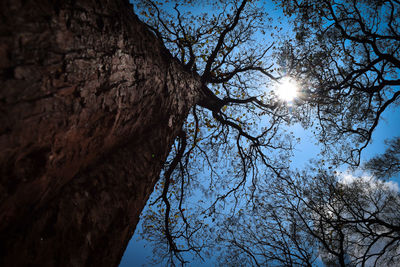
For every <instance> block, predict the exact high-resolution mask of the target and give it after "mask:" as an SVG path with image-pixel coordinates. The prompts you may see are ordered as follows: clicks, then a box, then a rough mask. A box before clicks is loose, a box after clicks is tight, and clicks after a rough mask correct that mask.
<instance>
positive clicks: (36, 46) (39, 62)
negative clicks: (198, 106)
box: [0, 1, 201, 266]
mask: <svg viewBox="0 0 400 267" xmlns="http://www.w3.org/2000/svg"><path fill="white" fill-rule="evenodd" d="M0 18H1V24H0V32H1V36H0V40H1V41H0V43H1V45H0V62H1V63H0V74H1V89H0V99H1V103H2V104H1V116H0V121H1V122H0V125H1V126H0V140H1V141H0V164H1V169H0V171H1V174H0V177H1V178H0V179H1V180H0V181H1V183H0V239H1V242H0V265H2V266H3V265H4V266H22V265H31V264H34V265H40V266H55V265H63V266H71V265H72V266H82V265H91V266H98V265H103V266H110V265H117V264H118V263H119V261H120V258H121V256H122V253H123V252H124V249H125V246H126V244H127V243H128V241H129V239H130V237H131V235H132V233H133V231H134V229H135V225H136V224H137V221H138V217H139V214H140V212H141V210H142V208H143V206H144V204H145V202H146V200H147V198H148V196H149V194H150V192H151V191H152V188H153V186H154V184H155V182H156V181H157V179H158V176H159V173H160V170H161V167H162V166H163V162H164V160H165V158H166V156H167V155H168V153H169V150H170V147H171V145H172V143H173V141H174V139H175V138H176V136H177V135H178V134H179V132H180V131H181V126H182V123H183V121H184V120H185V118H186V116H187V113H188V111H189V108H190V107H191V106H192V105H193V104H194V103H195V102H197V101H199V99H201V91H200V88H201V81H200V77H199V76H198V75H197V74H196V73H194V72H190V71H187V70H186V69H185V68H184V66H182V64H180V63H179V62H178V61H177V60H175V59H174V58H173V57H172V56H171V55H170V53H169V52H168V51H167V49H165V47H164V46H163V45H162V43H161V42H160V41H159V40H158V39H157V38H156V37H155V36H154V34H152V33H151V32H150V31H149V30H148V28H147V26H145V25H144V24H143V23H142V22H140V21H139V20H138V19H137V17H136V16H135V15H134V14H133V12H132V6H131V5H130V4H129V3H128V2H127V1H79V2H75V1H62V2H60V1H28V2H26V1H2V2H1V8H0Z"/></svg>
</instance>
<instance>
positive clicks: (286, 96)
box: [275, 77, 299, 102]
mask: <svg viewBox="0 0 400 267" xmlns="http://www.w3.org/2000/svg"><path fill="white" fill-rule="evenodd" d="M275 93H276V95H277V96H278V97H279V98H280V99H281V100H283V101H286V102H290V101H293V99H294V98H295V97H296V96H297V95H298V93H299V88H298V86H297V82H296V81H295V80H294V79H292V78H289V77H285V78H282V79H281V80H280V81H279V83H278V84H277V85H276V88H275Z"/></svg>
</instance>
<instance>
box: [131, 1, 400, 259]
mask: <svg viewBox="0 0 400 267" xmlns="http://www.w3.org/2000/svg"><path fill="white" fill-rule="evenodd" d="M276 2H277V4H279V5H280V6H281V7H282V8H283V10H284V12H285V14H286V15H293V16H294V17H295V18H294V19H293V21H294V22H293V23H294V24H293V31H294V33H293V34H292V35H290V34H289V35H287V36H286V37H283V36H282V35H280V32H281V31H282V30H283V29H282V28H281V27H288V26H289V24H284V25H280V24H279V23H276V22H274V20H273V19H272V17H270V13H272V12H271V10H269V9H268V8H269V7H270V5H271V3H265V2H263V1H254V0H253V1H251V0H243V1H239V0H230V1H225V0H220V1H189V0H186V1H162V2H159V1H152V0H143V1H138V2H137V3H136V5H135V11H136V13H137V14H139V16H140V18H141V19H143V20H144V21H145V22H146V23H147V25H148V27H149V28H150V29H151V30H152V31H153V32H154V34H155V35H157V36H158V38H159V39H161V40H163V42H164V45H165V46H166V47H167V48H168V49H169V50H170V52H171V53H172V55H173V56H174V57H176V59H177V60H179V61H180V62H181V64H183V65H184V66H185V68H186V69H187V70H188V71H192V72H195V73H197V74H198V75H199V76H200V77H201V82H202V92H203V97H202V99H201V100H200V101H199V102H198V104H197V105H196V106H194V107H193V109H192V113H191V115H190V116H189V117H188V119H187V122H186V124H185V125H184V127H183V128H182V131H181V134H180V135H179V136H178V138H177V140H176V142H175V145H174V147H173V149H172V151H171V153H170V156H169V158H168V160H167V162H166V163H165V169H164V171H163V173H162V179H161V180H160V181H159V183H158V184H157V186H156V188H155V193H154V194H153V198H151V199H150V200H149V205H148V208H147V209H146V211H145V212H144V214H143V215H142V219H143V220H144V222H143V232H142V236H143V237H144V238H145V239H146V240H149V241H151V242H153V244H155V252H156V253H158V255H159V256H160V260H167V262H168V263H169V264H171V265H174V264H176V263H177V262H178V263H180V264H184V263H186V262H188V258H189V257H191V256H194V257H199V258H201V259H202V258H204V257H206V256H207V253H210V251H215V250H220V251H221V255H222V256H221V257H220V261H221V263H224V264H228V265H237V264H238V265H247V264H248V265H257V266H258V265H266V264H278V265H307V266H311V265H313V264H315V262H316V259H317V257H318V256H321V258H322V259H323V261H324V262H325V263H326V264H339V265H342V266H343V265H346V264H359V263H370V262H371V261H374V262H375V263H382V264H383V263H386V264H390V263H392V262H396V261H398V260H399V259H398V257H399V251H398V248H399V241H400V235H399V233H400V231H399V230H400V222H399V221H398V218H400V216H399V214H398V210H399V205H400V199H399V193H398V191H396V190H395V189H393V188H391V187H389V185H388V183H387V182H383V181H381V180H379V179H389V178H390V177H393V176H394V175H396V174H397V173H398V170H399V168H398V167H399V166H398V165H399V164H398V162H399V159H398V155H399V145H398V140H397V139H396V140H393V141H390V142H389V143H388V145H389V146H390V148H389V150H388V152H387V153H385V154H383V155H381V156H377V157H376V158H374V159H371V160H370V161H369V162H368V163H367V164H365V165H364V170H366V171H368V174H362V175H360V176H362V177H359V178H354V179H352V180H351V181H347V182H346V180H345V178H344V177H346V175H344V174H343V172H341V171H339V170H340V168H346V166H349V165H350V166H353V167H354V166H358V165H359V164H360V155H361V153H362V151H363V150H364V149H365V148H366V147H367V145H368V144H369V143H370V142H371V137H372V133H373V131H374V129H375V128H376V127H377V125H378V123H379V121H380V119H381V116H382V114H383V113H384V111H385V110H387V109H388V107H389V106H395V105H397V104H398V98H399V95H400V90H399V88H398V86H399V85H400V80H399V78H398V75H399V67H400V64H399V62H400V61H399V60H400V59H399V48H400V42H399V33H398V31H399V27H398V26H399V25H398V23H399V17H400V16H399V15H400V14H399V12H400V3H399V2H398V1H395V0H393V1H356V0H345V1H328V0H327V1H318V0H315V1H314V0H307V1H296V0H283V1H276ZM288 79H293V80H295V81H296V83H297V86H298V88H299V89H298V92H297V93H298V95H297V97H296V98H295V99H294V100H291V101H287V100H283V99H281V98H280V97H279V93H278V89H277V88H278V87H279V85H282V84H284V83H286V81H287V80H288ZM285 90H287V88H286V89H285ZM294 124H301V125H302V126H303V127H305V128H307V129H309V130H310V131H313V132H314V133H315V138H316V140H318V142H319V144H321V145H322V153H321V158H320V159H316V160H315V161H314V162H313V163H312V164H311V167H310V168H308V169H305V170H301V171H298V170H293V169H291V168H290V167H291V166H290V160H291V155H292V154H293V148H294V147H295V144H296V142H297V141H298V140H297V139H296V136H295V135H294V134H293V133H291V127H292V125H294ZM343 164H345V165H343ZM346 164H347V165H346ZM343 166H344V167H343ZM370 174H371V175H373V176H369V175H370ZM355 176H357V175H354V177H355ZM352 177H353V176H352ZM365 177H369V179H367V178H365ZM188 255H189V256H188ZM190 255H191V256H190Z"/></svg>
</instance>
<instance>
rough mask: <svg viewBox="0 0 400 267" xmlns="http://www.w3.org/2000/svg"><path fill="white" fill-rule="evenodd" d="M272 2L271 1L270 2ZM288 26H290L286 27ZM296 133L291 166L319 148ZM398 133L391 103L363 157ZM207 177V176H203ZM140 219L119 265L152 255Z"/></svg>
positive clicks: (399, 121)
mask: <svg viewBox="0 0 400 267" xmlns="http://www.w3.org/2000/svg"><path fill="white" fill-rule="evenodd" d="M271 6H272V4H271ZM271 11H272V16H273V18H275V19H277V18H278V17H279V16H282V13H281V12H280V11H279V10H278V9H274V8H273V7H272V8H271ZM288 28H289V27H288ZM291 130H292V131H293V132H294V134H295V136H296V137H300V138H301V142H300V143H299V144H298V145H297V146H296V148H295V150H294V157H293V164H292V167H294V168H299V169H301V168H302V167H304V166H305V164H307V163H308V161H309V160H310V159H311V158H314V157H315V156H316V155H317V154H318V152H319V147H318V146H317V145H316V141H315V138H314V136H313V135H312V134H311V133H310V132H309V131H307V130H304V129H302V128H301V127H300V126H298V125H295V126H293V127H292V129H291ZM399 133H400V112H398V110H396V107H393V106H391V107H390V108H389V109H388V110H386V111H385V112H384V113H383V116H382V119H381V120H380V122H379V125H378V127H377V128H376V129H375V131H374V133H373V136H372V143H371V144H370V145H369V146H368V147H367V148H366V149H365V150H364V152H363V154H362V160H363V161H365V160H368V159H369V158H371V157H372V156H374V155H376V154H379V153H383V152H384V151H385V149H386V146H385V144H384V141H385V140H386V139H390V138H392V137H395V136H398V135H399ZM205 179H206V177H205ZM393 180H394V181H395V182H397V183H399V182H400V177H396V178H394V179H393ZM141 227H142V223H141V221H140V222H139V224H138V226H137V228H136V231H135V234H134V236H133V237H132V239H131V241H130V243H129V245H128V247H127V249H126V251H125V254H124V256H123V258H122V261H121V263H120V266H121V267H127V266H146V265H147V263H148V259H151V258H152V257H153V254H152V245H151V244H149V243H148V242H147V241H143V240H140V238H139V236H138V233H139V232H140V231H141ZM210 265H213V264H212V262H206V263H203V264H201V263H200V262H193V263H192V264H190V266H210Z"/></svg>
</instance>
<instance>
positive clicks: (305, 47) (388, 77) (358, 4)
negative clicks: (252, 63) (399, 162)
mask: <svg viewBox="0 0 400 267" xmlns="http://www.w3.org/2000/svg"><path fill="white" fill-rule="evenodd" d="M280 3H281V5H282V7H283V8H284V10H285V12H286V13H287V14H289V15H294V16H295V17H296V19H295V20H294V21H295V22H296V25H295V32H296V34H295V38H294V39H295V40H293V43H290V42H288V43H287V44H286V45H285V46H284V47H283V49H282V53H281V58H282V61H283V62H285V64H286V67H287V68H288V70H289V71H290V72H292V73H293V75H295V76H296V77H298V79H299V81H300V82H301V83H302V88H303V90H304V92H303V99H304V100H305V101H307V102H308V103H309V104H310V105H311V106H312V107H315V109H313V110H314V112H312V115H313V116H315V117H316V118H318V124H317V125H315V124H314V126H316V127H319V129H317V132H318V133H319V140H320V141H321V142H322V143H324V144H325V145H326V150H327V151H332V150H334V148H336V150H335V154H336V156H335V157H334V160H333V162H347V163H350V164H356V165H358V164H359V161H360V153H361V151H362V150H363V149H364V148H365V147H366V146H367V145H368V143H369V142H370V141H371V135H372V132H373V131H374V129H375V128H376V126H377V125H378V123H379V120H380V118H381V115H382V113H383V112H384V111H385V110H387V109H388V107H389V106H396V105H398V99H399V95H400V91H399V85H400V80H399V78H398V74H399V67H400V64H399V62H400V61H399V58H400V55H399V47H400V42H399V14H400V4H399V2H398V1H356V0H346V1H334V0H324V1H313V0H311V1H297V0H294V1H291V0H287V1H286V0H284V1H281V2H280ZM306 113H307V111H306ZM354 144H359V145H358V146H357V147H354ZM348 147H352V149H348Z"/></svg>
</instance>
